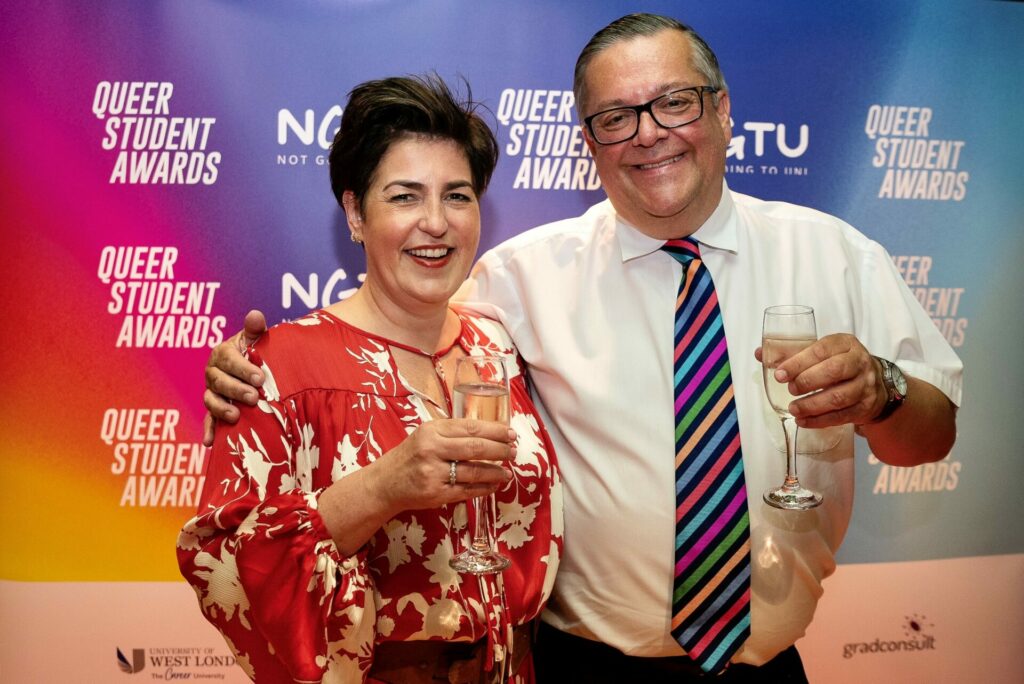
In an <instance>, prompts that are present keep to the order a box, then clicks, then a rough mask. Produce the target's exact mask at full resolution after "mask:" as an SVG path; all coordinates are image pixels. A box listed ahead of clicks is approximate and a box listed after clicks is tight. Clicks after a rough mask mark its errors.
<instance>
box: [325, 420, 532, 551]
mask: <svg viewBox="0 0 1024 684" xmlns="http://www.w3.org/2000/svg"><path fill="white" fill-rule="evenodd" d="M515 455H516V448H515V431H513V430H511V429H510V428H509V427H508V426H506V425H504V424H502V423H495V422H490V421H483V420H472V419H465V418H462V419H447V418H442V419H437V420H431V421H429V422H426V423H423V424H422V425H420V426H419V427H417V428H416V429H415V430H414V431H413V432H412V433H411V434H410V435H409V436H408V437H406V438H405V440H404V441H403V442H402V443H401V444H399V445H398V446H396V447H395V448H394V449H392V450H391V451H389V452H387V453H386V454H384V455H383V456H381V457H380V458H378V459H377V460H376V461H374V462H373V463H372V464H370V465H368V466H366V467H364V468H360V469H359V470H357V471H356V472H354V473H352V474H351V475H347V476H346V477H343V478H341V479H340V480H336V481H335V482H334V484H332V485H331V486H330V487H328V488H327V489H325V490H324V491H323V492H322V493H321V494H320V496H319V499H318V502H319V503H318V508H319V510H320V516H321V518H322V519H323V521H324V524H325V525H326V527H327V529H328V531H329V532H330V534H331V536H332V537H333V538H334V542H335V544H336V545H337V547H338V551H339V552H340V553H341V554H342V555H343V556H351V555H352V554H354V553H355V552H356V551H357V550H358V549H359V548H360V547H361V546H362V545H363V544H365V543H366V542H367V541H368V540H369V539H370V537H372V536H373V535H374V533H376V531H377V530H379V529H380V528H381V527H383V526H384V524H385V523H387V521H388V520H391V519H392V518H394V517H395V516H396V515H398V514H399V513H401V512H402V511H408V510H420V509H430V508H438V507H439V506H441V505H443V504H450V503H456V502H459V501H465V500H466V499H469V498H472V497H474V496H482V495H486V494H491V493H493V492H495V491H497V489H498V488H499V487H500V486H501V485H503V484H505V483H506V482H508V481H509V480H510V479H512V473H511V472H510V470H509V469H508V468H505V467H504V466H503V465H502V464H504V463H506V462H508V461H511V460H513V459H514V458H515ZM478 459H479V460H478ZM453 462H454V463H455V475H456V480H455V484H451V482H450V481H449V479H450V476H451V464H452V463H453Z"/></svg>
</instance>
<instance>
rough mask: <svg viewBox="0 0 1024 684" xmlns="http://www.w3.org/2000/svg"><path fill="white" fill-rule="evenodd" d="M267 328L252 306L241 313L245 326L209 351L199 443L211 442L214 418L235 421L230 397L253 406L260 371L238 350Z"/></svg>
mask: <svg viewBox="0 0 1024 684" xmlns="http://www.w3.org/2000/svg"><path fill="white" fill-rule="evenodd" d="M266 331H267V320H266V318H264V317H263V312H261V311H257V310H255V309H253V310H252V311H250V312H249V313H247V314H246V315H245V327H244V328H243V329H242V330H240V331H239V332H238V333H236V334H235V335H233V336H231V337H229V338H228V339H226V340H224V341H223V342H221V343H220V344H218V345H217V346H216V347H214V348H213V352H211V353H210V358H209V359H208V360H207V362H206V391H205V392H204V393H203V403H204V404H205V405H206V410H207V411H209V413H207V414H206V418H205V419H204V420H203V444H204V445H205V446H212V445H213V425H214V418H216V419H218V420H223V421H224V422H225V423H234V422H236V421H237V420H238V416H239V413H238V409H237V408H235V406H234V405H233V404H232V403H231V400H234V401H241V402H244V403H246V404H249V405H250V406H255V405H256V401H257V399H258V398H259V393H258V392H257V391H256V388H257V387H260V386H261V385H263V371H261V370H260V369H259V368H257V367H256V366H254V365H253V364H251V363H249V362H248V361H247V360H246V358H245V357H244V356H242V351H243V350H244V349H245V348H246V347H247V346H249V345H250V344H252V343H253V342H255V341H256V340H257V339H259V337H260V335H262V334H263V333H265V332H266Z"/></svg>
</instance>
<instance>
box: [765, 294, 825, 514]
mask: <svg viewBox="0 0 1024 684" xmlns="http://www.w3.org/2000/svg"><path fill="white" fill-rule="evenodd" d="M817 339H818V332H817V329H816V326H815V323H814V309H812V308H811V307H809V306H803V305H800V304H785V305H781V306H769V307H768V308H767V309H765V310H764V323H763V327H762V331H761V372H762V375H763V376H764V389H765V393H766V394H767V395H768V403H769V404H771V406H772V408H773V409H774V410H775V413H776V414H777V415H778V416H779V419H780V420H781V421H782V430H783V432H784V433H785V435H786V479H785V481H784V482H783V484H782V486H781V487H776V488H774V489H769V490H768V491H766V492H765V493H764V501H765V503H767V504H768V505H769V506H774V507H776V508H784V509H787V510H793V511H805V510H808V509H810V508H814V507H815V506H817V505H819V504H820V503H821V494H818V493H817V492H813V491H811V490H809V489H807V488H806V487H803V486H802V485H801V484H800V480H799V479H798V478H797V474H796V439H797V432H798V428H797V424H796V420H795V419H794V418H793V414H791V413H790V412H789V404H790V402H792V401H795V400H796V399H799V398H800V397H798V396H794V395H793V394H790V392H789V383H788V382H779V381H777V380H776V379H775V369H776V368H778V366H779V364H781V363H782V362H783V361H785V360H786V359H788V358H789V357H791V356H793V355H794V354H796V353H797V352H799V351H802V350H803V349H806V348H807V347H809V346H811V345H812V344H813V343H814V342H815V340H817ZM801 396H806V395H801Z"/></svg>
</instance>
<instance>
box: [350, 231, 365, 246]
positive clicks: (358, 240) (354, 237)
mask: <svg viewBox="0 0 1024 684" xmlns="http://www.w3.org/2000/svg"><path fill="white" fill-rule="evenodd" d="M348 236H349V237H350V238H351V239H352V242H354V243H356V244H357V245H361V244H363V241H362V239H361V238H358V237H356V234H355V233H349V234H348Z"/></svg>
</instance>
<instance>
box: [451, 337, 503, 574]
mask: <svg viewBox="0 0 1024 684" xmlns="http://www.w3.org/2000/svg"><path fill="white" fill-rule="evenodd" d="M452 404H453V407H452V408H453V414H454V415H453V417H454V418H475V419H477V420H490V421H495V422H498V423H504V424H505V425H508V422H509V388H508V373H507V372H506V370H505V360H504V359H503V358H502V357H500V356H466V357H464V358H461V359H459V360H458V362H457V364H456V366H455V387H454V389H453V390H452ZM469 508H470V511H471V513H470V516H469V518H470V519H469V524H470V530H471V532H472V537H471V540H470V543H469V546H468V547H467V548H466V549H465V550H464V551H463V552H462V553H460V554H459V555H457V556H454V557H453V558H452V559H451V560H450V561H449V562H448V564H449V565H450V566H451V567H452V568H453V569H454V570H457V571H459V572H467V573H470V574H473V575H484V574H489V573H493V572H501V571H502V570H504V569H505V568H507V567H508V566H509V564H510V563H511V561H510V560H509V559H508V558H506V557H505V556H503V555H501V554H500V553H498V550H497V545H496V543H495V539H494V537H495V531H494V527H495V524H494V495H493V494H492V495H489V496H478V497H474V498H473V499H472V501H471V502H470V507H469Z"/></svg>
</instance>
